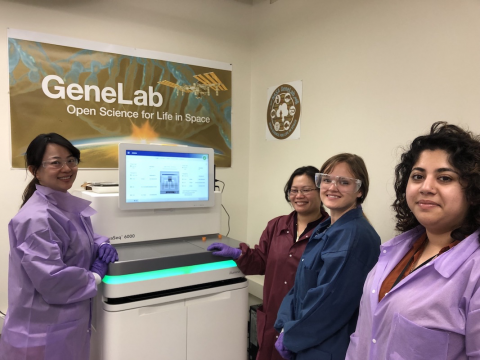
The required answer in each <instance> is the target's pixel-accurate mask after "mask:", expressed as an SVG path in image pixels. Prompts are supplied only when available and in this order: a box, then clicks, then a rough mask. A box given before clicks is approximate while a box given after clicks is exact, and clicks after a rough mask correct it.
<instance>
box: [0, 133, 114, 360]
mask: <svg viewBox="0 0 480 360" xmlns="http://www.w3.org/2000/svg"><path fill="white" fill-rule="evenodd" d="M79 161H80V151H79V150H78V149H77V148H75V147H74V146H73V145H72V144H71V143H70V142H69V141H68V140H67V139H65V138H63V137H62V136H60V135H58V134H55V133H51V134H41V135H39V136H37V137H36V138H35V139H34V140H33V141H32V142H31V143H30V145H29V146H28V149H27V153H26V155H25V162H26V166H27V169H28V171H29V172H30V173H31V174H32V175H33V179H32V181H31V182H30V184H29V185H28V186H27V188H26V189H25V192H24V194H23V204H22V207H21V209H20V211H19V212H18V214H17V215H15V217H14V218H13V219H12V220H11V221H10V224H9V225H8V231H9V237H10V257H9V273H8V276H9V278H8V310H7V316H6V319H5V325H4V327H3V332H2V336H1V338H0V359H1V360H44V359H45V360H87V359H88V358H89V347H90V346H89V344H90V320H91V300H92V298H93V297H94V296H95V294H96V292H97V285H98V284H99V283H100V282H101V279H102V278H103V276H105V274H106V272H107V269H108V263H109V262H114V261H116V260H118V255H117V252H116V250H115V248H114V247H113V246H111V245H110V244H109V240H108V238H106V237H104V236H99V235H96V234H95V233H94V232H93V229H92V224H91V221H90V216H91V215H93V214H94V213H95V211H94V210H93V209H92V208H91V207H90V206H89V204H90V202H88V201H86V200H83V199H80V198H77V197H75V196H72V195H70V194H69V193H68V192H67V190H68V189H70V188H71V187H72V185H73V182H74V181H75V178H76V175H77V171H78V163H79Z"/></svg>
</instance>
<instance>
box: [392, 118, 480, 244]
mask: <svg viewBox="0 0 480 360" xmlns="http://www.w3.org/2000/svg"><path fill="white" fill-rule="evenodd" d="M425 150H431V151H433V150H443V151H445V152H446V153H447V154H448V161H449V162H450V164H451V165H452V166H453V167H454V168H455V169H456V170H458V172H459V177H460V183H461V184H462V187H463V190H464V192H465V197H466V199H467V202H468V203H469V205H470V207H469V209H468V213H467V216H466V218H465V221H464V222H463V224H462V225H461V226H460V227H459V228H458V229H455V230H453V231H452V233H451V237H452V238H453V239H455V240H463V239H464V238H465V237H466V236H468V235H471V234H472V233H473V232H475V230H477V229H478V228H479V227H480V136H478V135H474V134H473V133H472V132H470V131H467V130H464V129H462V128H460V127H458V126H456V125H451V124H448V123H446V122H443V121H439V122H436V123H434V124H433V125H432V127H431V129H430V134H428V135H422V136H419V137H417V138H416V139H415V140H413V142H412V144H411V145H410V147H409V148H407V149H405V152H404V153H403V154H402V156H401V160H400V163H399V164H398V165H397V166H396V167H395V185H394V187H395V194H396V199H395V201H394V202H393V204H392V206H393V208H394V210H395V212H396V218H397V224H396V229H397V230H399V231H401V232H404V231H407V230H410V229H413V228H414V227H416V226H417V225H419V222H418V220H417V219H416V218H415V216H414V215H413V213H412V212H411V211H410V208H409V207H408V204H407V199H406V195H405V192H406V189H407V184H408V179H409V177H410V173H411V171H412V168H413V166H414V165H415V163H416V162H417V161H418V159H419V157H420V154H421V153H422V152H423V151H425ZM479 241H480V238H479Z"/></svg>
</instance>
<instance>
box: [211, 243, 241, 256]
mask: <svg viewBox="0 0 480 360" xmlns="http://www.w3.org/2000/svg"><path fill="white" fill-rule="evenodd" d="M207 250H208V251H213V252H212V254H213V255H217V256H223V257H229V258H232V259H234V260H237V259H238V258H239V257H240V255H242V250H240V249H236V248H233V247H230V246H228V245H226V244H223V243H213V244H212V245H210V246H209V247H208V248H207Z"/></svg>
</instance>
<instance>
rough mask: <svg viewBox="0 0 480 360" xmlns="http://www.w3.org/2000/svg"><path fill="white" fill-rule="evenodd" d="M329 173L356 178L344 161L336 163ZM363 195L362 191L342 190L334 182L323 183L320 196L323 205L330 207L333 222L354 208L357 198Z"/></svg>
mask: <svg viewBox="0 0 480 360" xmlns="http://www.w3.org/2000/svg"><path fill="white" fill-rule="evenodd" d="M328 174H329V175H332V176H340V177H346V178H355V176H354V175H353V174H352V172H351V169H350V166H349V165H348V164H347V163H344V162H341V163H338V164H337V165H335V167H334V168H333V169H332V171H331V172H329V173H328ZM361 196H362V192H361V191H357V192H341V191H340V190H339V189H338V188H337V186H336V185H335V184H334V183H333V182H332V183H331V184H330V186H323V184H322V186H321V187H320V198H321V200H322V202H323V205H325V207H327V208H328V209H330V216H331V217H332V224H333V223H334V222H335V221H337V220H338V219H339V218H340V217H341V216H342V215H343V214H345V213H346V212H347V211H349V210H351V209H354V208H355V207H356V206H357V198H359V197H361Z"/></svg>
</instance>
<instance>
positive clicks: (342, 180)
mask: <svg viewBox="0 0 480 360" xmlns="http://www.w3.org/2000/svg"><path fill="white" fill-rule="evenodd" d="M315 185H317V187H318V188H320V189H328V188H329V187H330V186H332V185H335V186H336V188H337V189H338V191H340V192H343V193H355V192H357V191H358V190H359V189H360V187H361V186H362V180H359V179H352V178H349V177H343V176H333V175H330V174H322V173H316V174H315Z"/></svg>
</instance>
